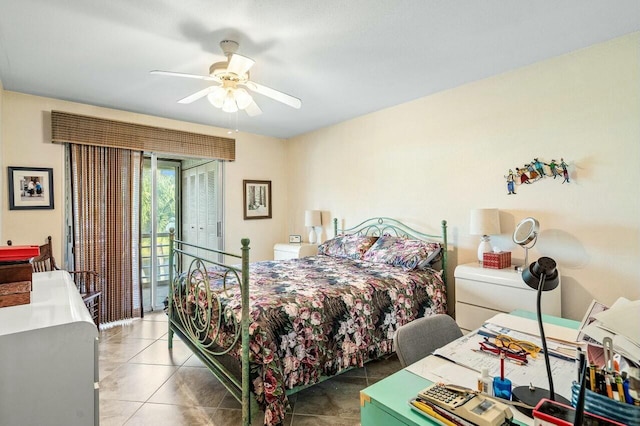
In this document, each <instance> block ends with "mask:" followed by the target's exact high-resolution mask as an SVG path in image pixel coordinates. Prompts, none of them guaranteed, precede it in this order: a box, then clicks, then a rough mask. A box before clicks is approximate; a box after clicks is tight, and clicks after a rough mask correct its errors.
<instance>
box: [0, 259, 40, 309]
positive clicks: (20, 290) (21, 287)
mask: <svg viewBox="0 0 640 426" xmlns="http://www.w3.org/2000/svg"><path fill="white" fill-rule="evenodd" d="M38 254H40V249H39V247H38V246H10V247H0V308H4V307H8V306H18V305H26V304H29V303H31V275H32V272H33V268H32V267H31V263H29V259H31V258H32V257H34V256H37V255H38Z"/></svg>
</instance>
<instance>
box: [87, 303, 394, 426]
mask: <svg viewBox="0 0 640 426" xmlns="http://www.w3.org/2000/svg"><path fill="white" fill-rule="evenodd" d="M99 347H100V355H99V356H100V361H99V363H100V424H101V426H121V425H127V426H130V425H160V426H161V425H172V426H178V425H189V426H195V425H214V426H222V425H225V426H226V425H230V426H231V425H234V426H235V425H238V424H240V423H241V419H242V416H241V407H240V404H239V403H238V402H237V401H236V400H235V399H234V398H233V397H232V396H231V395H230V394H229V393H228V392H227V390H226V389H225V388H224V386H222V385H221V384H220V383H219V382H218V380H217V379H216V378H215V377H214V376H213V375H212V374H211V373H210V372H209V370H207V369H206V368H205V367H204V365H203V364H202V363H201V362H200V360H199V359H198V358H197V357H196V356H195V355H193V354H192V353H191V351H190V350H189V349H188V348H187V347H186V346H185V345H184V344H183V343H182V342H180V340H179V339H175V340H174V343H173V350H172V351H169V349H168V348H167V317H166V315H165V314H164V313H163V312H155V313H149V314H145V317H144V319H141V320H136V321H134V323H133V324H132V325H127V326H122V327H116V328H112V329H109V330H105V331H102V332H101V333H100V343H99ZM399 369H400V363H399V362H398V359H397V358H396V357H395V356H392V357H390V358H388V359H386V360H381V361H375V362H372V363H369V364H367V366H366V367H363V368H360V369H357V370H352V371H349V372H348V373H345V374H343V375H341V376H337V377H335V378H333V379H331V380H327V381H325V382H323V383H320V384H318V385H316V386H312V387H310V388H308V389H305V390H303V391H301V392H300V393H298V394H296V395H293V396H292V397H291V399H290V400H291V405H292V408H291V410H290V412H289V413H288V414H287V417H286V419H285V422H284V424H283V426H321V425H337V426H355V425H359V424H360V405H359V404H360V398H359V392H360V390H361V389H364V388H365V387H367V386H369V385H370V384H372V383H375V382H376V381H378V380H380V379H382V378H384V377H386V376H388V375H389V374H392V373H394V372H396V371H398V370H399ZM258 420H260V421H257V422H255V424H261V419H258Z"/></svg>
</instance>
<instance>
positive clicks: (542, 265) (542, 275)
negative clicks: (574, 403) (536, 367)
mask: <svg viewBox="0 0 640 426" xmlns="http://www.w3.org/2000/svg"><path fill="white" fill-rule="evenodd" d="M522 280H523V281H524V282H525V283H526V284H527V285H528V286H529V287H531V288H533V289H535V290H538V292H537V297H538V298H537V300H536V313H537V316H538V328H539V329H540V340H542V351H543V354H544V363H545V366H546V367H547V377H548V378H549V390H546V389H536V388H533V387H532V386H518V387H517V388H515V389H514V390H513V397H514V399H516V400H517V401H520V402H523V403H525V404H527V405H530V406H532V407H535V406H536V405H537V404H538V402H539V401H540V400H541V399H542V398H548V399H550V400H552V401H558V402H560V403H563V404H567V405H571V403H570V402H569V400H567V399H566V398H564V397H563V396H561V395H556V394H555V392H554V390H553V378H552V377H551V366H550V365H549V352H548V351H547V340H546V338H545V336H544V327H543V326H542V310H541V309H540V301H541V300H542V292H543V291H549V290H553V289H555V288H556V287H558V284H560V275H559V274H558V270H557V269H556V262H555V260H553V259H551V258H550V257H541V258H540V259H538V261H537V262H535V263H532V264H531V265H528V266H527V267H526V269H525V270H524V271H522ZM516 408H518V410H520V411H521V412H522V413H524V414H526V415H527V416H529V417H533V411H532V410H527V409H525V408H521V407H516Z"/></svg>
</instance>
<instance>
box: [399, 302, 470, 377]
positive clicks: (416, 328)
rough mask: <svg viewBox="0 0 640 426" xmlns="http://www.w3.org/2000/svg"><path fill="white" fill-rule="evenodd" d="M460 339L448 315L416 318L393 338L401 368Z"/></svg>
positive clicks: (459, 333) (453, 322) (460, 332)
mask: <svg viewBox="0 0 640 426" xmlns="http://www.w3.org/2000/svg"><path fill="white" fill-rule="evenodd" d="M459 337H462V331H461V330H460V327H458V324H456V322H455V321H454V320H453V318H451V317H450V316H449V315H445V314H437V315H432V316H429V317H424V318H418V319H417V320H415V321H412V322H410V323H408V324H405V325H403V326H402V327H400V328H399V329H398V330H397V331H396V334H395V336H394V338H393V343H394V346H395V348H396V353H397V355H398V360H399V361H400V365H402V368H404V367H406V366H407V365H411V364H413V363H414V362H416V361H419V360H421V359H422V358H424V357H426V356H427V355H429V354H431V353H432V352H433V351H435V350H436V349H438V348H441V347H443V346H444V345H446V344H448V343H450V342H453V341H454V340H456V339H457V338H459Z"/></svg>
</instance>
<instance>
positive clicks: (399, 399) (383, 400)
mask: <svg viewBox="0 0 640 426" xmlns="http://www.w3.org/2000/svg"><path fill="white" fill-rule="evenodd" d="M512 314H513V315H517V316H521V317H529V318H532V319H535V314H533V315H532V314H530V313H528V312H525V311H514V312H513V313H512ZM543 319H544V322H545V323H550V324H556V325H561V326H564V327H568V328H574V329H577V328H578V327H579V325H580V324H579V323H578V322H576V321H571V320H566V319H562V318H557V317H551V316H546V315H544V316H543ZM418 363H421V367H422V368H423V369H425V370H427V371H435V370H438V369H441V370H442V369H447V368H450V369H465V367H462V366H459V365H456V364H453V363H451V362H450V361H447V360H445V359H443V358H440V357H436V356H433V355H430V356H428V357H427V358H425V359H423V360H421V361H418ZM418 363H416V364H418ZM414 365H415V364H414ZM468 371H469V377H470V379H471V381H472V382H473V384H475V382H476V378H477V376H478V373H477V372H475V371H472V370H468ZM432 383H433V382H432V381H431V380H429V379H426V378H424V377H422V376H419V375H417V374H414V373H412V372H410V371H408V370H407V369H406V368H405V369H402V370H400V371H398V372H397V373H395V374H392V375H391V376H389V377H387V378H385V379H383V380H381V381H379V382H377V383H375V384H373V385H371V386H369V387H368V388H366V389H364V390H362V391H360V423H361V425H362V426H406V425H409V426H424V425H430V424H436V423H432V422H430V421H429V420H427V419H425V418H424V417H423V416H421V415H420V414H417V413H416V412H414V411H413V410H411V408H410V407H409V404H408V403H407V401H409V400H410V399H411V398H415V396H416V395H417V394H418V392H419V391H421V390H422V389H424V388H426V387H427V386H429V385H430V384H432ZM460 384H461V385H464V384H463V383H460ZM467 386H468V387H472V388H473V387H475V386H473V385H468V384H467ZM512 411H513V414H514V419H515V420H516V421H518V422H519V423H520V424H525V425H526V424H533V420H532V419H529V418H528V417H526V416H524V415H523V414H521V413H520V412H518V411H517V410H515V409H512Z"/></svg>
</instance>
